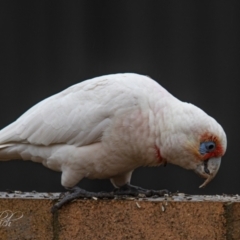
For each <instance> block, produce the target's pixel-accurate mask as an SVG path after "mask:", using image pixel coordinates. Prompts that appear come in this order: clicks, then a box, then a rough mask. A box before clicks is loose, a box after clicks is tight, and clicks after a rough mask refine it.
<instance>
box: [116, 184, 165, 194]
mask: <svg viewBox="0 0 240 240" xmlns="http://www.w3.org/2000/svg"><path fill="white" fill-rule="evenodd" d="M168 193H169V191H168V190H166V189H163V190H148V189H144V188H141V187H137V186H133V185H130V184H129V183H127V184H125V185H123V186H122V187H120V188H117V189H116V190H115V191H114V195H131V196H138V195H139V194H144V195H145V196H146V197H152V196H155V195H157V196H164V194H168Z"/></svg>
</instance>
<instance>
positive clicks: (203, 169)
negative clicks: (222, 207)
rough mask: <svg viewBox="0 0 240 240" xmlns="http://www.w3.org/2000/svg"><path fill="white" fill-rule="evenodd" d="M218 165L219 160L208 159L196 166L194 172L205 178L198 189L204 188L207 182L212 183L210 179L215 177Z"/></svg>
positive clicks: (219, 163)
mask: <svg viewBox="0 0 240 240" xmlns="http://www.w3.org/2000/svg"><path fill="white" fill-rule="evenodd" d="M220 165H221V158H210V159H208V160H206V161H203V162H202V163H201V164H199V165H198V166H197V168H196V169H195V170H194V172H195V173H197V174H198V175H200V176H201V177H203V178H206V180H205V182H204V183H203V184H202V185H201V186H199V188H203V187H205V186H206V185H207V184H208V183H209V182H211V181H212V179H213V178H214V177H215V176H216V174H217V172H218V169H219V167H220Z"/></svg>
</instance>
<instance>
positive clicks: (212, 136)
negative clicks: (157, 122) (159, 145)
mask: <svg viewBox="0 0 240 240" xmlns="http://www.w3.org/2000/svg"><path fill="white" fill-rule="evenodd" d="M172 113H174V117H173V116H172V117H173V119H172V122H171V124H170V128H169V130H170V131H171V136H170V137H169V138H168V141H167V145H166V149H167V152H166V153H167V158H166V159H167V161H168V162H170V163H173V164H176V165H179V166H181V167H183V168H186V169H191V170H193V171H194V172H195V173H197V174H198V175H200V176H201V177H203V178H206V180H205V182H204V183H203V184H202V185H201V186H200V188H202V187H205V186H206V185H207V184H208V183H209V182H210V181H211V180H212V179H213V178H214V177H215V176H216V174H217V172H218V169H219V167H220V164H221V158H222V156H223V155H224V153H225V151H226V147H227V139H226V134H225V132H224V130H223V128H222V127H221V125H220V124H218V123H217V122H216V120H215V119H213V118H212V117H210V116H208V115H207V114H206V113H205V112H204V111H202V110H201V109H199V108H197V107H196V106H194V105H192V104H188V103H184V104H183V105H182V106H178V107H177V108H176V109H175V110H174V111H172Z"/></svg>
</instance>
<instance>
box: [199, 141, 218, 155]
mask: <svg viewBox="0 0 240 240" xmlns="http://www.w3.org/2000/svg"><path fill="white" fill-rule="evenodd" d="M215 148H216V143H215V142H213V141H208V142H202V143H201V144H200V147H199V152H200V154H202V155H204V154H206V153H210V152H212V151H214V150H215Z"/></svg>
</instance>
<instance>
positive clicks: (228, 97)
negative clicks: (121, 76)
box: [0, 0, 240, 194]
mask: <svg viewBox="0 0 240 240" xmlns="http://www.w3.org/2000/svg"><path fill="white" fill-rule="evenodd" d="M239 10H240V2H239V1H227V0H226V1H219V0H218V1H179V0H177V1H151V0H148V1H141V0H135V1H133V0H131V1H120V0H119V1H114V0H111V1H91V0H85V1H15V2H13V1H1V2H0V81H1V82H0V83H1V84H0V113H1V115H0V128H3V127H5V126H6V125H8V124H9V123H11V122H12V121H14V120H15V119H17V118H18V117H19V116H20V115H21V114H22V113H24V112H25V111H26V110H28V108H30V107H31V106H32V105H34V104H36V103H37V102H39V101H41V100H42V99H44V98H46V97H48V96H50V95H52V94H55V93H57V92H59V91H61V90H63V89H65V88H67V87H68V86H71V85H72V84H75V83H77V82H80V81H83V80H85V79H88V78H92V77H96V76H100V75H104V74H110V73H120V72H136V73H140V74H145V75H149V76H151V77H152V78H153V79H155V80H157V81H158V82H159V83H160V84H161V85H162V86H164V87H165V88H166V89H167V90H168V91H169V92H171V93H172V94H173V95H175V96H176V97H177V98H179V99H181V100H183V101H187V102H191V103H193V104H195V105H197V106H199V107H200V108H202V109H203V110H204V111H206V112H207V113H208V114H210V115H211V116H213V117H214V118H216V119H217V121H218V122H219V123H220V124H221V125H222V126H223V128H224V129H225V131H226V133H227V136H228V149H227V153H226V155H225V156H224V158H223V161H222V165H221V168H220V170H219V173H218V175H217V176H216V178H215V179H214V180H213V181H212V182H211V183H210V184H209V185H208V186H207V187H206V188H205V189H198V186H199V185H200V184H201V183H202V182H203V179H200V178H199V177H198V176H197V175H195V174H194V173H193V172H191V171H187V170H185V169H182V168H179V167H177V166H171V165H168V166H167V167H166V168H164V167H159V168H141V169H138V170H136V171H135V172H134V174H133V178H132V183H133V184H137V185H140V186H142V187H146V188H155V189H162V188H167V189H169V190H170V191H172V192H174V191H177V190H179V191H181V192H185V193H194V194H222V193H233V194H237V193H240V174H239V172H240V156H239V152H238V151H239V143H240V135H239V129H240V128H239V124H240V111H239V103H240V96H239V89H240V87H239V78H240V72H239V67H240V11H239ZM60 176H61V174H60V173H57V172H54V171H51V170H49V169H47V168H45V167H43V166H42V165H41V164H37V163H32V162H30V161H9V162H0V191H4V190H6V189H13V190H22V191H32V190H36V191H63V188H62V187H61V184H60ZM80 186H82V187H84V188H87V189H88V190H94V191H97V190H110V189H112V186H111V184H110V182H109V181H108V180H94V181H93V180H83V181H82V182H81V183H80Z"/></svg>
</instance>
